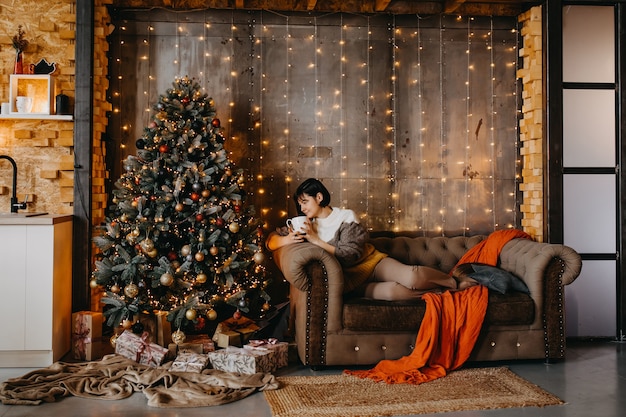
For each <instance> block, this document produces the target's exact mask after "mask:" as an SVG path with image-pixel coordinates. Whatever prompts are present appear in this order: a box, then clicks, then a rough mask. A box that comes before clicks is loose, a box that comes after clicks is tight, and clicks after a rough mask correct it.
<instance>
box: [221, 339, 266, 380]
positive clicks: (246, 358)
mask: <svg viewBox="0 0 626 417" xmlns="http://www.w3.org/2000/svg"><path fill="white" fill-rule="evenodd" d="M209 360H210V361H211V365H212V366H213V368H214V369H217V370H220V371H225V372H236V373H240V374H250V375H251V374H256V373H257V372H264V373H268V372H273V371H275V370H276V364H275V363H274V362H272V354H271V353H270V352H269V351H261V350H252V349H244V348H240V347H235V346H228V347H227V348H225V349H220V350H216V351H214V352H210V353H209Z"/></svg>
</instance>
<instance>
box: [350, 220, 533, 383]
mask: <svg viewBox="0 0 626 417" xmlns="http://www.w3.org/2000/svg"><path fill="white" fill-rule="evenodd" d="M515 238H530V236H529V235H528V234H526V233H525V232H522V231H520V230H514V229H513V230H510V229H507V230H501V231H496V232H493V233H491V234H490V235H489V236H488V237H487V239H485V240H483V241H482V242H480V243H479V244H478V245H476V246H474V247H473V248H472V249H470V250H469V251H468V252H467V253H466V254H465V255H464V256H463V257H461V259H460V260H459V262H458V263H457V265H460V264H462V263H468V262H480V263H485V264H489V265H493V266H495V265H497V262H498V257H499V255H500V252H501V250H502V247H503V246H504V245H505V244H506V243H507V242H508V241H510V240H511V239H515ZM422 298H423V299H424V301H425V302H426V312H425V314H424V319H423V320H422V324H421V325H420V329H419V332H418V334H417V339H416V341H415V348H414V349H413V352H412V353H411V354H410V355H408V356H404V357H402V358H400V359H397V360H382V361H380V362H379V363H378V364H377V365H376V366H375V367H374V368H372V369H369V370H358V371H353V370H346V371H344V372H345V373H347V374H350V375H354V376H358V377H361V378H370V379H373V380H375V381H385V382H387V383H390V384H401V383H407V384H421V383H423V382H428V381H432V380H434V379H437V378H441V377H442V376H445V375H446V374H447V373H448V371H453V370H455V369H458V368H459V367H461V366H462V365H463V364H464V363H465V361H466V360H467V358H469V355H470V354H471V352H472V349H473V348H474V345H475V343H476V339H477V338H478V334H479V333H480V329H481V327H482V324H483V320H484V319H485V312H486V311H487V302H488V290H487V288H486V287H484V286H482V285H476V286H473V287H469V288H467V289H465V290H463V291H453V292H450V291H446V292H444V293H442V294H436V293H426V294H424V295H423V297H422Z"/></svg>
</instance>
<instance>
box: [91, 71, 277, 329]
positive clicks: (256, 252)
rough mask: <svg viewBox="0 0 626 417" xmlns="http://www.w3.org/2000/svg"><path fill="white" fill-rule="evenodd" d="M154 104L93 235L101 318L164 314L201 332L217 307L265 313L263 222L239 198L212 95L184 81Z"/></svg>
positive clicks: (118, 320) (119, 320) (238, 177)
mask: <svg viewBox="0 0 626 417" xmlns="http://www.w3.org/2000/svg"><path fill="white" fill-rule="evenodd" d="M154 110H155V114H154V116H153V117H152V120H151V122H150V123H149V125H148V126H147V127H146V128H145V129H144V133H143V135H142V137H141V138H140V139H138V140H137V141H136V146H137V155H134V156H132V155H131V156H129V157H127V158H126V159H125V161H124V169H125V172H124V173H123V174H122V175H121V177H120V178H119V179H118V180H117V181H116V182H115V189H114V190H113V192H112V194H113V198H112V204H111V205H110V207H109V209H108V212H107V217H106V220H105V224H103V225H102V226H101V227H99V229H100V230H101V234H100V235H99V236H97V237H95V238H94V242H95V245H96V246H97V247H98V248H99V249H100V251H101V254H100V256H99V257H98V259H97V260H96V262H95V270H94V272H93V276H92V280H91V283H90V285H91V286H92V287H98V286H103V287H105V289H106V295H105V297H104V298H103V299H102V301H103V302H104V303H105V304H106V307H105V309H104V314H105V316H107V317H108V320H107V324H108V325H109V326H115V325H117V324H123V325H124V327H130V326H131V325H132V323H133V321H134V319H136V317H137V315H138V314H139V313H147V314H152V313H154V312H155V311H168V312H169V314H168V320H169V321H170V322H172V324H173V325H174V327H175V328H176V329H181V328H183V329H184V328H189V327H191V326H194V327H195V328H196V329H201V328H202V327H203V323H204V317H207V318H208V319H210V320H215V319H217V317H218V313H217V311H216V306H217V305H219V304H220V303H222V304H223V303H226V304H230V305H232V306H234V307H235V309H236V311H235V316H238V315H240V314H241V312H244V313H249V312H250V306H251V305H254V306H258V305H261V308H260V311H261V312H263V311H267V310H269V309H270V305H269V296H268V294H267V293H266V292H265V288H266V287H267V285H268V283H269V282H268V281H266V277H265V275H266V274H265V267H264V266H263V262H264V260H265V256H264V253H263V251H262V248H263V244H262V240H263V234H262V229H261V223H262V222H261V221H260V220H258V219H257V218H255V212H254V208H253V207H252V206H250V205H246V204H245V200H246V192H245V191H244V182H245V177H244V175H243V173H242V170H241V169H236V168H235V165H234V163H233V162H231V161H230V160H229V158H228V154H227V152H226V150H225V149H224V146H223V144H224V141H225V139H224V136H223V135H222V129H221V126H220V120H219V119H218V118H216V111H215V107H214V102H213V100H212V99H211V98H209V97H208V96H207V95H206V94H205V93H203V92H202V91H201V88H200V86H199V84H198V83H197V82H195V81H194V80H193V79H189V78H188V77H184V78H182V79H178V80H176V81H175V82H174V83H173V88H170V89H168V90H167V92H166V94H164V95H161V96H160V98H159V101H158V102H157V103H156V104H155V105H154ZM259 300H260V301H261V302H260V303H259Z"/></svg>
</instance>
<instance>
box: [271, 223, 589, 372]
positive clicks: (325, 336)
mask: <svg viewBox="0 0 626 417" xmlns="http://www.w3.org/2000/svg"><path fill="white" fill-rule="evenodd" d="M485 238H486V236H472V237H467V236H458V237H441V236H439V237H412V236H409V235H390V234H387V236H376V235H374V234H372V238H371V242H372V244H374V246H376V248H377V249H379V250H380V251H382V252H385V253H387V254H389V255H390V256H392V257H394V258H396V259H399V260H400V261H402V262H404V263H407V264H412V265H427V266H430V267H435V268H438V269H440V270H442V271H444V272H449V271H450V270H451V269H452V268H453V267H454V266H455V265H456V263H457V261H458V260H459V259H460V258H461V256H462V255H463V254H464V253H465V252H466V251H467V250H468V249H470V248H471V247H473V246H474V245H476V244H477V243H478V242H480V241H481V240H483V239H485ZM273 257H274V261H275V262H276V264H277V266H278V268H279V269H280V270H281V271H282V273H283V275H284V276H285V278H286V279H287V280H288V281H289V283H290V284H291V295H290V299H291V304H292V316H291V317H292V320H291V322H292V323H291V326H292V330H293V331H295V334H294V337H295V340H296V344H297V348H298V355H299V357H300V360H301V361H302V363H304V364H305V365H309V366H311V367H314V368H315V367H321V366H325V365H370V364H375V363H377V362H378V361H380V360H382V359H397V358H400V357H402V356H404V355H408V354H409V353H411V350H412V348H413V343H414V342H415V338H416V335H417V330H418V329H419V326H420V323H421V321H422V318H423V315H424V312H425V303H424V302H423V301H421V300H419V301H413V302H387V301H377V300H369V299H364V298H359V297H356V296H351V295H350V294H344V292H343V276H342V272H341V267H340V266H339V263H338V262H337V260H336V259H335V258H334V256H332V255H330V254H329V253H328V252H326V251H324V250H323V249H320V248H319V247H317V246H315V245H312V244H310V243H301V244H296V245H289V246H285V247H283V248H281V249H278V250H277V251H275V252H274V254H273ZM498 266H499V267H500V268H502V269H505V270H507V271H509V272H511V273H512V274H514V275H516V276H517V277H519V278H521V279H522V280H524V282H525V283H526V285H527V286H528V288H529V289H530V295H528V294H524V293H520V292H509V293H506V294H504V295H502V294H500V293H498V292H495V291H491V290H489V305H488V308H487V313H486V317H485V321H484V323H483V328H482V332H481V334H480V336H479V338H478V340H477V342H476V345H475V347H474V350H473V351H472V355H471V357H470V361H493V360H511V359H543V360H545V361H550V360H554V359H561V358H563V357H564V356H565V335H564V331H565V323H564V304H563V303H564V297H563V291H564V285H567V284H569V283H571V282H572V281H574V279H576V277H577V276H578V275H579V273H580V270H581V267H582V262H581V258H580V255H579V254H578V253H576V252H575V251H574V250H573V249H571V248H570V247H567V246H564V245H559V244H548V243H538V242H534V241H532V240H528V239H514V240H512V241H510V242H508V243H507V244H506V245H505V246H504V247H503V249H502V252H501V254H500V263H499V265H498Z"/></svg>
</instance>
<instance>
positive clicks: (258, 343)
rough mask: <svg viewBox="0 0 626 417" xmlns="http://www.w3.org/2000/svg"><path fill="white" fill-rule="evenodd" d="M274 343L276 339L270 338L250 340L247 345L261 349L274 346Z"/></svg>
mask: <svg viewBox="0 0 626 417" xmlns="http://www.w3.org/2000/svg"><path fill="white" fill-rule="evenodd" d="M276 343H278V339H276V338H274V337H270V338H269V339H255V340H250V341H249V342H248V345H250V346H253V347H263V346H265V345H275V344H276Z"/></svg>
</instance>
